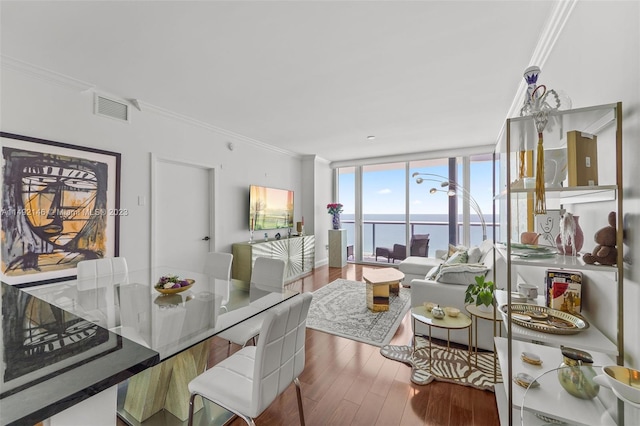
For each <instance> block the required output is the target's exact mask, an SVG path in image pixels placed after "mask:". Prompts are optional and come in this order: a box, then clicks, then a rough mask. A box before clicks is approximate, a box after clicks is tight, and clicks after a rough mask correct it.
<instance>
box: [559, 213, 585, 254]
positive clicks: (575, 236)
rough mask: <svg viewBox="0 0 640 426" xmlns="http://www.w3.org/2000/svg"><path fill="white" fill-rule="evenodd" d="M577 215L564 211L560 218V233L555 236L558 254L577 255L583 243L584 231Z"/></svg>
mask: <svg viewBox="0 0 640 426" xmlns="http://www.w3.org/2000/svg"><path fill="white" fill-rule="evenodd" d="M579 218H580V217H579V216H573V215H572V214H571V213H565V214H564V215H563V217H562V218H561V219H560V233H559V234H558V236H557V237H556V247H557V248H558V252H559V253H560V254H570V255H573V256H575V255H577V254H578V252H579V251H580V250H581V249H582V245H583V244H584V233H583V232H582V228H581V227H580V221H579Z"/></svg>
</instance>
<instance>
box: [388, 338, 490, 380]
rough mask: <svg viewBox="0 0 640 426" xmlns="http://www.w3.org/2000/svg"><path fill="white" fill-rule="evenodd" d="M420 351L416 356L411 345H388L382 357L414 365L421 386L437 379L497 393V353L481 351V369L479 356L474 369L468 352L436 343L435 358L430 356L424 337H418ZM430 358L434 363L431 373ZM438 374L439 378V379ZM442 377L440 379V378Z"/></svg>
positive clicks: (433, 351) (412, 370)
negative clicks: (494, 362)
mask: <svg viewBox="0 0 640 426" xmlns="http://www.w3.org/2000/svg"><path fill="white" fill-rule="evenodd" d="M416 342H417V347H418V350H417V351H416V352H415V354H413V357H412V356H411V355H412V352H413V348H412V347H411V346H394V345H386V346H383V347H382V348H381V349H380V353H381V354H382V356H384V357H386V358H389V359H393V360H395V361H400V362H403V363H405V364H407V365H409V366H411V367H412V368H411V381H412V382H413V383H415V384H417V385H426V384H429V383H431V382H432V381H434V380H441V381H445V382H450V383H456V384H459V385H464V386H472V387H474V388H477V389H482V390H489V391H493V390H494V389H493V385H494V383H493V353H492V352H478V367H477V368H476V366H475V356H474V355H473V354H472V357H471V368H469V366H468V365H467V362H466V359H467V358H466V357H467V350H466V349H456V348H451V349H450V351H449V350H447V348H446V347H444V346H440V345H437V344H436V343H435V342H434V343H432V358H431V357H429V341H428V340H427V339H425V338H423V337H420V336H418V337H417V338H416ZM430 359H431V360H432V362H433V366H432V371H433V372H434V373H435V375H434V374H430V373H429V362H430ZM497 373H498V375H497V382H500V383H501V382H502V376H501V375H500V366H499V365H497ZM436 375H437V376H436ZM438 376H440V377H438Z"/></svg>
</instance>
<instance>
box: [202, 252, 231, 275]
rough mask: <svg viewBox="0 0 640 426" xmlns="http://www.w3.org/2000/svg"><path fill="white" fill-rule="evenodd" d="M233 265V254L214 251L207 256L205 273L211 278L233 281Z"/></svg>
mask: <svg viewBox="0 0 640 426" xmlns="http://www.w3.org/2000/svg"><path fill="white" fill-rule="evenodd" d="M232 263H233V255H232V254H231V253H220V252H217V251H212V252H210V253H208V254H207V257H206V261H205V264H204V273H205V275H207V276H209V277H211V278H215V279H218V280H227V281H229V280H230V279H231V264H232Z"/></svg>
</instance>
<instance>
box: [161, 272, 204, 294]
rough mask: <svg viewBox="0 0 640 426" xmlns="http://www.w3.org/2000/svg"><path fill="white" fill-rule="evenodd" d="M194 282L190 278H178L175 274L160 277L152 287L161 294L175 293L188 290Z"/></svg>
mask: <svg viewBox="0 0 640 426" xmlns="http://www.w3.org/2000/svg"><path fill="white" fill-rule="evenodd" d="M193 284H195V280H192V279H191V278H179V277H178V276H176V275H165V276H163V277H160V279H159V280H158V282H157V283H156V285H155V286H153V288H154V289H155V290H156V291H158V292H160V293H162V294H176V293H181V292H183V291H186V290H189V289H190V288H191V287H193Z"/></svg>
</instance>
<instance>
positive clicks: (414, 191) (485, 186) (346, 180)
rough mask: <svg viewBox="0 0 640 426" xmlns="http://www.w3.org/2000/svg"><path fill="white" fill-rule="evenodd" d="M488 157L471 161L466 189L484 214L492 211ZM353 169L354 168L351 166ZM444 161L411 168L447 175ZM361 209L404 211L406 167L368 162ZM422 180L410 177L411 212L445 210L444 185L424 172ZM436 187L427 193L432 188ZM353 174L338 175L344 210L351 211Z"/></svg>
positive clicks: (446, 200) (376, 211) (352, 208)
mask: <svg viewBox="0 0 640 426" xmlns="http://www.w3.org/2000/svg"><path fill="white" fill-rule="evenodd" d="M492 167H493V166H492V163H491V162H490V161H480V162H472V166H471V170H472V172H471V173H472V176H471V185H470V188H468V189H469V191H470V192H471V194H472V195H473V198H475V199H476V201H477V202H478V205H479V206H480V209H481V210H482V212H483V214H484V215H485V216H486V215H488V214H490V213H491V211H492V209H493V207H492V197H493V190H492V182H493V176H492V173H493V168H492ZM352 170H353V169H352ZM447 170H448V167H447V165H446V164H445V165H435V166H429V167H420V168H415V169H411V170H410V173H413V172H415V171H418V172H421V173H431V174H435V175H440V176H447V174H448V172H447ZM363 175H364V176H363V197H362V200H363V209H364V212H365V213H368V214H373V213H377V214H403V213H404V209H405V180H404V179H405V178H404V176H405V170H404V168H400V167H391V168H389V167H384V166H370V167H365V168H364V173H363ZM423 179H424V182H423V183H422V184H417V183H416V181H415V179H411V180H410V185H409V188H410V189H409V194H410V197H411V204H410V212H411V213H412V214H446V213H447V211H448V205H447V203H448V196H447V194H446V188H442V187H441V186H440V184H439V183H440V181H441V180H440V179H438V178H437V177H430V176H423ZM433 187H435V188H437V189H438V190H442V189H444V192H441V191H438V192H436V193H435V194H430V193H429V190H430V189H431V188H433ZM353 188H354V174H353V173H347V174H341V175H340V202H341V203H343V204H344V213H345V214H354V206H355V204H354V190H353Z"/></svg>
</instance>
